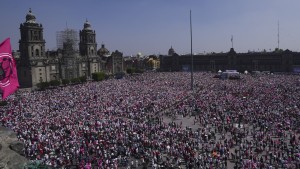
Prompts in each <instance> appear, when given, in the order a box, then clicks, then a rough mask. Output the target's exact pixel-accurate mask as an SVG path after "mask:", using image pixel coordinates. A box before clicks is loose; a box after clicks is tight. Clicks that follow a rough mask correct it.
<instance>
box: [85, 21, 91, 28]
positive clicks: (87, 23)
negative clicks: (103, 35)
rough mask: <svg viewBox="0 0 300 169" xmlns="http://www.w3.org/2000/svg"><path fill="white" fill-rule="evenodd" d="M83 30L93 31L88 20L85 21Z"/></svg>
mask: <svg viewBox="0 0 300 169" xmlns="http://www.w3.org/2000/svg"><path fill="white" fill-rule="evenodd" d="M83 29H84V30H91V24H90V23H89V22H88V20H86V21H85V23H84V26H83Z"/></svg>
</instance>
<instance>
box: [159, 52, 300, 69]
mask: <svg viewBox="0 0 300 169" xmlns="http://www.w3.org/2000/svg"><path fill="white" fill-rule="evenodd" d="M191 63H192V62H191V55H178V54H177V53H175V52H174V49H173V48H172V47H171V49H170V50H169V52H168V55H160V70H161V71H190V67H191ZM232 69H235V70H238V71H239V72H244V71H246V70H247V71H249V72H251V71H270V72H300V53H299V52H292V51H289V50H285V51H282V50H275V51H273V52H266V51H264V52H248V53H236V52H235V51H234V49H233V48H231V49H230V51H229V52H227V53H213V54H205V55H193V70H194V71H212V72H217V71H218V70H222V71H224V70H232Z"/></svg>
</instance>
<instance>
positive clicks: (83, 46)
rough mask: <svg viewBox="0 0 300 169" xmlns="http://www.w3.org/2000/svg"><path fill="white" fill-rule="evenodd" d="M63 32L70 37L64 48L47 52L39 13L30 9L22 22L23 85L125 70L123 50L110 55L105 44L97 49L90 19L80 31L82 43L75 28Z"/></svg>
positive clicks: (20, 72)
mask: <svg viewBox="0 0 300 169" xmlns="http://www.w3.org/2000/svg"><path fill="white" fill-rule="evenodd" d="M75 32H76V31H75ZM63 33H64V35H67V36H66V37H64V39H63V41H62V47H61V48H59V49H57V50H56V51H45V44H46V41H45V39H44V37H43V25H42V24H40V23H37V22H36V17H35V15H34V14H33V13H32V11H31V9H30V10H29V13H28V14H27V15H26V21H25V22H24V23H21V24H20V34H21V39H20V40H19V51H20V57H19V58H18V59H17V70H18V77H19V83H20V86H21V88H24V87H33V86H35V85H36V84H37V83H40V82H49V81H51V80H62V79H72V78H78V77H82V76H86V77H91V75H92V73H95V72H100V71H103V72H106V73H108V74H115V73H118V72H123V71H124V69H123V53H121V52H119V51H117V50H116V51H115V52H113V53H112V54H110V52H109V51H108V50H107V49H106V48H105V46H104V44H102V46H101V48H100V49H99V50H98V51H97V43H96V33H95V30H92V28H91V25H90V23H89V22H88V21H86V22H85V23H84V26H83V29H82V30H80V31H79V44H78V43H76V41H74V39H72V33H73V34H74V30H71V29H66V30H65V31H64V32H63ZM68 35H71V36H70V38H69V37H68ZM77 45H78V46H79V50H78V49H77V48H78V46H77Z"/></svg>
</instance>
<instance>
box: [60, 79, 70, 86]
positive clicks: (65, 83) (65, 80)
mask: <svg viewBox="0 0 300 169" xmlns="http://www.w3.org/2000/svg"><path fill="white" fill-rule="evenodd" d="M69 83H70V80H69V79H63V80H62V84H63V85H67V84H69Z"/></svg>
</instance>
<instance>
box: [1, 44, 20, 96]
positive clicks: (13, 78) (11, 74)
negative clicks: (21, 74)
mask: <svg viewBox="0 0 300 169" xmlns="http://www.w3.org/2000/svg"><path fill="white" fill-rule="evenodd" d="M18 87H19V81H18V75H17V68H16V61H15V59H14V58H13V56H12V54H11V46H10V38H7V39H6V40H4V41H3V42H2V43H1V44H0V90H1V92H2V99H3V100H4V99H5V98H7V97H8V96H9V95H11V94H13V93H14V92H15V91H16V90H17V89H18Z"/></svg>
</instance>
